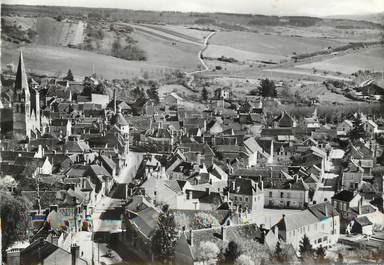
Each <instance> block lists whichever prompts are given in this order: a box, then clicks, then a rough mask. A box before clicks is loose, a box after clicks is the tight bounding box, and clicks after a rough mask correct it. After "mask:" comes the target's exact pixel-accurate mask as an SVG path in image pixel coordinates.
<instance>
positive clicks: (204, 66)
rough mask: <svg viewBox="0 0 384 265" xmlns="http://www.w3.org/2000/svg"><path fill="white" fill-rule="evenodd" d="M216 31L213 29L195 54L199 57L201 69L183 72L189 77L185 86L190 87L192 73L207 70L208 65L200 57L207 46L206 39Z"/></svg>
mask: <svg viewBox="0 0 384 265" xmlns="http://www.w3.org/2000/svg"><path fill="white" fill-rule="evenodd" d="M215 33H216V31H213V32H211V33H210V34H209V35H208V36H207V37H206V38H205V40H204V43H203V48H201V50H200V51H199V53H198V54H197V56H198V58H199V61H200V63H201V64H202V65H203V68H204V69H202V70H197V71H193V72H185V74H186V75H187V77H188V78H189V80H188V82H187V87H190V88H192V86H191V85H192V82H193V80H194V74H198V73H203V72H206V71H208V70H209V67H208V65H207V64H206V63H205V62H204V60H203V59H202V54H203V52H204V51H205V50H206V49H207V47H208V41H209V39H210V38H211V37H212V36H213V35H215Z"/></svg>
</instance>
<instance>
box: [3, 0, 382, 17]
mask: <svg viewBox="0 0 384 265" xmlns="http://www.w3.org/2000/svg"><path fill="white" fill-rule="evenodd" d="M2 2H3V3H5V4H29V5H61V6H86V7H111V8H125V9H140V10H161V11H166V10H177V11H186V12H188V11H196V12H232V13H253V14H268V15H270V14H273V15H310V16H330V15H349V14H366V13H375V12H383V11H384V0H2Z"/></svg>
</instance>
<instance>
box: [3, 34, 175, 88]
mask: <svg viewBox="0 0 384 265" xmlns="http://www.w3.org/2000/svg"><path fill="white" fill-rule="evenodd" d="M19 50H20V48H19V47H17V46H15V45H14V44H13V43H6V42H3V43H2V47H1V57H2V58H1V59H2V60H1V66H2V69H3V70H4V69H5V68H6V65H7V64H13V65H14V66H15V65H17V59H18V56H19ZM22 50H23V55H24V61H25V64H26V66H27V71H28V72H34V73H37V74H42V75H44V74H46V75H59V76H65V74H66V73H67V71H68V69H71V70H72V72H73V74H74V75H75V78H76V79H78V80H79V79H82V78H83V77H84V76H86V75H90V74H91V73H92V69H94V70H95V72H96V73H97V74H98V76H100V77H103V78H106V79H114V78H117V79H122V78H133V77H142V76H143V74H144V73H145V72H147V73H148V77H149V78H159V77H162V76H163V74H164V73H166V72H167V71H173V70H175V68H172V67H167V66H164V65H156V64H154V63H149V62H144V61H127V60H123V59H119V58H115V57H112V56H107V55H103V54H96V53H92V52H89V51H83V50H78V49H71V48H67V47H54V46H40V45H33V46H26V47H23V48H22Z"/></svg>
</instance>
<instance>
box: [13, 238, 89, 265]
mask: <svg viewBox="0 0 384 265" xmlns="http://www.w3.org/2000/svg"><path fill="white" fill-rule="evenodd" d="M7 264H8V265H24V264H47V265H54V264H62V265H88V263H87V261H85V260H84V259H82V258H80V247H79V246H77V245H72V246H71V252H67V251H66V250H64V249H62V248H60V247H58V246H57V245H55V244H53V243H51V242H48V241H47V240H44V239H38V240H35V241H34V242H32V243H31V244H30V245H29V246H28V247H26V248H24V249H17V248H13V249H10V250H8V251H7Z"/></svg>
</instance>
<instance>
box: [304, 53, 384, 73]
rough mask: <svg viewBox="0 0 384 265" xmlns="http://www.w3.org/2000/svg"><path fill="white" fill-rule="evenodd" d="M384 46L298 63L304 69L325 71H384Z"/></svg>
mask: <svg viewBox="0 0 384 265" xmlns="http://www.w3.org/2000/svg"><path fill="white" fill-rule="evenodd" d="M383 56H384V47H382V46H381V47H373V48H369V49H363V50H359V51H356V52H353V53H349V54H345V55H342V56H337V57H335V58H331V59H326V60H322V61H318V62H314V63H309V64H304V65H298V66H297V67H298V68H303V69H312V68H315V69H319V70H324V71H333V72H341V73H345V74H352V73H355V72H357V71H359V70H373V71H377V72H381V71H384V64H383V60H382V58H383Z"/></svg>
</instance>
